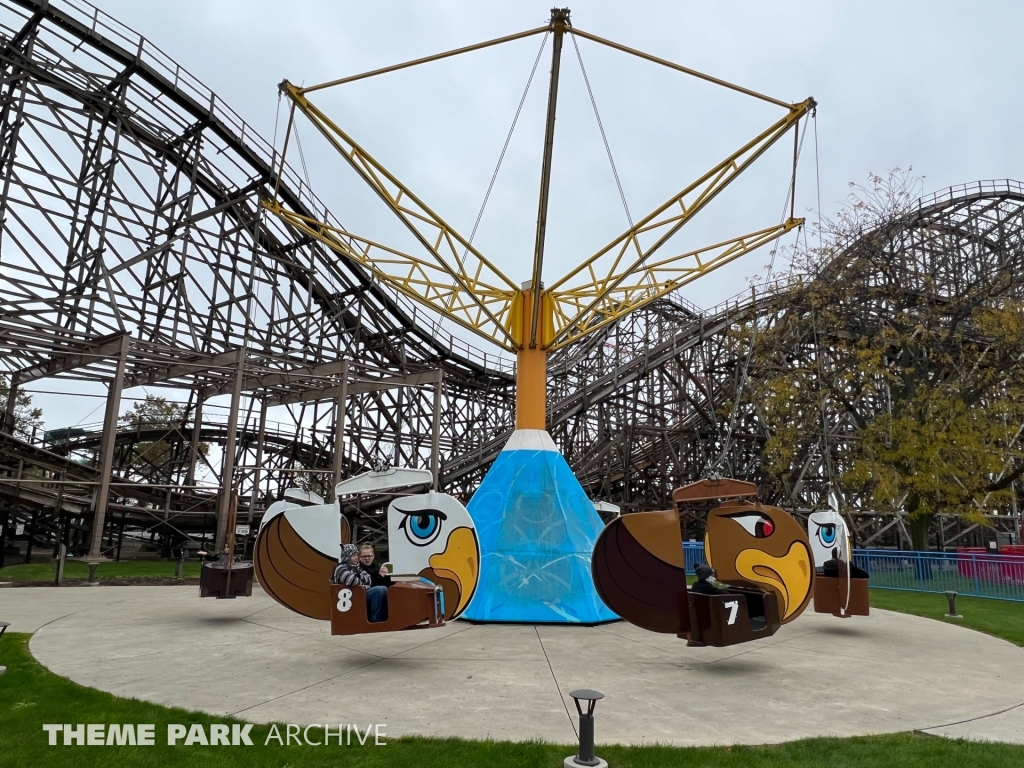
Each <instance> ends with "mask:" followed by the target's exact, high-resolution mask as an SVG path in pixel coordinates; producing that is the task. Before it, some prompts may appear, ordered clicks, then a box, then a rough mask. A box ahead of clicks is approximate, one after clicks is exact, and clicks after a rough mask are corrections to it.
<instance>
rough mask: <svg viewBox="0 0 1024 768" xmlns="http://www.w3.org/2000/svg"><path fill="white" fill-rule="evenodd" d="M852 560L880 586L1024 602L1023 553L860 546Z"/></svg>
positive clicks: (874, 585)
mask: <svg viewBox="0 0 1024 768" xmlns="http://www.w3.org/2000/svg"><path fill="white" fill-rule="evenodd" d="M853 562H854V564H855V565H858V566H860V567H861V568H863V569H864V570H865V571H867V572H868V574H869V575H870V580H869V581H868V584H869V586H871V587H875V588H877V589H898V590H903V591H906V592H938V593H941V592H948V591H953V592H957V593H959V594H961V595H967V596H970V597H989V598H994V599H996V600H1013V601H1015V602H1021V603H1024V555H1018V554H1012V555H1005V554H1000V555H988V554H977V553H973V552H900V551H896V550H879V549H858V550H854V552H853Z"/></svg>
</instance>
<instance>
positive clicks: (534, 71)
mask: <svg viewBox="0 0 1024 768" xmlns="http://www.w3.org/2000/svg"><path fill="white" fill-rule="evenodd" d="M548 34H549V32H545V33H544V37H542V38H541V41H540V49H539V50H538V51H537V58H535V59H534V60H533V69H531V70H530V77H529V79H527V81H526V88H524V89H523V95H522V97H521V98H520V99H519V106H518V107H517V108H516V114H515V116H514V117H513V118H512V125H511V127H510V128H509V129H508V135H507V136H506V137H505V144H504V145H503V146H502V148H501V154H500V155H499V156H498V164H497V165H496V166H494V173H493V174H491V183H490V184H488V185H487V193H486V194H485V195H484V199H483V202H482V203H481V204H480V210H479V211H478V212H477V214H476V221H474V222H473V230H472V231H471V232H470V233H469V241H468V242H467V243H466V247H465V249H464V250H463V251H462V260H461V261H462V263H463V264H464V263H465V261H466V256H467V255H469V246H471V245H472V244H473V238H475V237H476V231H477V229H478V228H479V227H480V221H481V220H482V219H483V217H484V210H485V209H486V208H487V201H488V200H490V199H491V191H492V190H493V189H494V182H495V181H497V180H498V171H500V170H501V164H502V162H503V161H504V160H505V153H506V152H507V151H508V145H509V142H511V141H512V134H513V133H514V132H515V130H516V124H517V123H518V122H519V115H520V113H522V111H523V104H525V103H526V96H527V94H529V92H530V86H531V85H532V84H533V76H534V75H535V74H537V65H538V64H540V57H541V54H543V53H544V46H545V45H546V44H547V42H548Z"/></svg>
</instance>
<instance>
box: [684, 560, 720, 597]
mask: <svg viewBox="0 0 1024 768" xmlns="http://www.w3.org/2000/svg"><path fill="white" fill-rule="evenodd" d="M693 572H694V573H696V574H697V581H696V582H694V583H693V584H692V585H691V586H690V591H691V592H694V593H696V594H698V595H728V594H729V590H727V589H722V588H721V587H718V586H716V585H715V572H714V570H713V569H712V568H711V566H710V565H704V563H701V564H700V565H698V566H697V567H696V568H694V569H693Z"/></svg>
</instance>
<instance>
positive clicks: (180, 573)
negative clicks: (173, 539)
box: [174, 545, 188, 579]
mask: <svg viewBox="0 0 1024 768" xmlns="http://www.w3.org/2000/svg"><path fill="white" fill-rule="evenodd" d="M186 555H188V550H187V549H185V547H184V545H182V547H181V549H180V550H178V567H177V568H175V569H174V578H176V579H183V578H185V557H186Z"/></svg>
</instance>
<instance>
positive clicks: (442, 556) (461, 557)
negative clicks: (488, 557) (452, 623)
mask: <svg viewBox="0 0 1024 768" xmlns="http://www.w3.org/2000/svg"><path fill="white" fill-rule="evenodd" d="M430 567H431V568H433V569H434V573H436V574H437V575H438V576H440V577H442V578H445V579H451V580H452V581H454V582H455V583H456V584H458V585H459V605H458V608H456V610H455V613H454V614H453V615H455V616H458V615H459V614H460V613H462V611H463V609H464V608H465V607H466V606H467V605H469V601H470V599H471V598H472V597H473V592H474V590H475V589H476V581H477V578H478V577H479V575H480V551H479V548H478V547H477V543H476V535H475V534H474V533H473V531H472V530H471V529H469V528H456V529H455V530H454V531H452V532H451V535H450V536H449V537H448V545H447V546H446V547H445V550H444V552H441V553H439V554H436V555H431V556H430Z"/></svg>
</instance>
